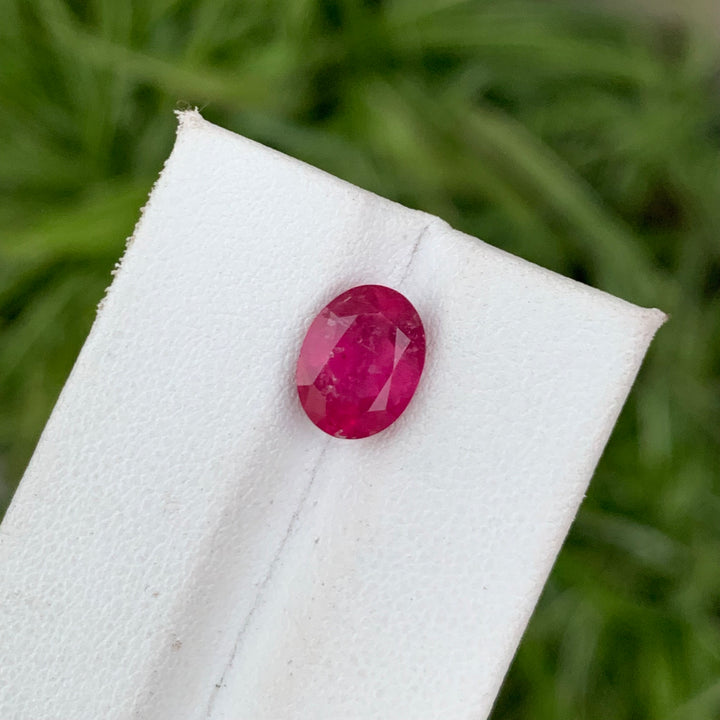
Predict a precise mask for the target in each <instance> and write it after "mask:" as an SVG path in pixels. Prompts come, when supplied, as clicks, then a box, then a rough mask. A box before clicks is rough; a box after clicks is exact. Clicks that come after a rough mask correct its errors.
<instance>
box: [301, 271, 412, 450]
mask: <svg viewBox="0 0 720 720" xmlns="http://www.w3.org/2000/svg"><path fill="white" fill-rule="evenodd" d="M424 362H425V331H424V329H423V325H422V322H421V320H420V316H419V315H418V314H417V311H416V310H415V308H414V307H413V306H412V305H411V304H410V301H409V300H408V299H407V298H406V297H405V296H404V295H401V294H400V293H399V292H397V291H396V290H392V289H391V288H388V287H384V286H382V285H360V286H358V287H354V288H351V289H350V290H346V291H345V292H344V293H342V294H341V295H338V296H337V297H336V298H335V299H334V300H333V301H332V302H330V303H329V304H328V305H327V306H326V307H324V308H323V309H322V310H321V311H320V314H319V315H318V316H317V317H316V318H315V319H314V320H313V322H312V324H311V325H310V329H309V330H308V331H307V335H306V336H305V340H304V341H303V344H302V348H301V350H300V357H299V358H298V364H297V372H296V376H295V379H296V382H297V390H298V395H299V397H300V402H301V404H302V406H303V408H304V410H305V412H306V413H307V415H308V417H309V418H310V419H311V420H312V421H313V422H314V423H315V425H317V426H318V427H319V428H320V429H321V430H324V431H325V432H326V433H328V434H329V435H332V436H334V437H338V438H364V437H368V436H369V435H374V434H375V433H377V432H380V430H384V429H385V428H386V427H387V426H388V425H390V424H391V423H393V422H394V421H395V420H397V419H398V417H399V416H400V415H401V413H402V412H403V410H405V408H406V407H407V405H408V403H409V402H410V399H411V398H412V396H413V394H414V393H415V389H416V388H417V385H418V381H419V380H420V375H421V373H422V369H423V364H424Z"/></svg>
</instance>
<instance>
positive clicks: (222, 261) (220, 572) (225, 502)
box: [0, 113, 664, 720]
mask: <svg viewBox="0 0 720 720" xmlns="http://www.w3.org/2000/svg"><path fill="white" fill-rule="evenodd" d="M361 283H381V284H386V285H389V286H392V287H395V288H397V289H400V290H401V291H402V292H404V293H405V294H406V295H407V296H408V297H409V298H410V300H411V301H412V302H413V304H414V305H415V306H416V307H417V308H418V310H419V312H420V314H421V316H422V317H423V319H424V321H425V325H426V329H427V331H428V361H427V366H426V371H425V374H424V376H423V379H422V381H421V384H420V388H419V390H418V393H417V395H416V397H415V398H414V400H413V402H412V403H411V404H410V407H409V408H408V410H407V412H406V413H405V415H404V416H403V417H402V418H401V419H400V420H399V421H398V422H397V423H396V424H395V425H394V426H392V427H391V428H390V429H389V430H387V431H385V432H384V433H381V434H379V435H376V436H374V437H372V438H368V439H366V440H357V441H343V440H334V439H331V438H328V437H327V436H325V435H323V434H322V433H321V432H320V431H318V430H317V429H316V428H315V427H314V426H313V425H312V424H311V423H310V422H309V421H308V420H307V418H306V417H305V416H304V414H303V411H302V409H301V408H300V406H299V404H298V402H297V399H296V396H295V388H294V385H293V370H294V363H295V359H296V354H297V352H298V349H299V345H300V342H301V340H302V337H303V335H304V332H305V330H306V328H307V326H308V324H309V322H310V320H311V319H312V318H313V316H314V315H315V314H316V312H317V311H318V310H319V309H320V308H321V307H322V306H323V305H324V304H325V303H326V302H327V301H328V300H330V299H331V298H332V297H334V296H335V295H336V294H338V293H339V292H341V291H342V290H345V289H346V288H348V287H350V286H352V285H355V284H361ZM663 317H664V316H663V315H662V313H660V312H658V311H655V310H644V309H641V308H637V307H635V306H632V305H630V304H628V303H626V302H623V301H621V300H618V299H616V298H613V297H611V296H609V295H606V294H604V293H601V292H599V291H596V290H593V289H590V288H588V287H585V286H583V285H580V284H578V283H575V282H572V281H570V280H567V279H565V278H562V277H559V276H557V275H555V274H552V273H550V272H548V271H546V270H543V269H541V268H539V267H536V266H534V265H531V264H529V263H527V262H524V261H522V260H519V259H517V258H515V257H512V256H510V255H508V254H506V253H503V252H501V251H499V250H497V249H494V248H492V247H490V246H488V245H485V244H483V243H481V242H479V241H477V240H474V239H472V238H469V237H467V236H465V235H463V234H461V233H459V232H456V231H454V230H452V229H450V228H449V227H448V226H447V225H446V224H444V223H443V222H442V221H440V220H438V219H436V218H433V217H431V216H428V215H426V214H423V213H420V212H416V211H412V210H408V209H406V208H403V207H400V206H398V205H395V204H393V203H391V202H389V201H387V200H383V199H381V198H379V197H376V196H374V195H372V194H370V193H367V192H364V191H362V190H359V189H357V188H355V187H352V186H350V185H348V184H346V183H343V182H342V181H340V180H337V179H335V178H333V177H331V176H329V175H326V174H325V173H322V172H320V171H318V170H316V169H313V168H311V167H308V166H306V165H304V164H302V163H300V162H298V161H296V160H293V159H291V158H288V157H285V156H283V155H281V154H279V153H276V152H274V151H271V150H269V149H267V148H265V147H262V146H261V145H258V144H256V143H254V142H251V141H249V140H246V139H244V138H241V137H238V136H236V135H233V134H232V133H229V132H227V131H225V130H222V129H220V128H217V127H215V126H213V125H210V124H209V123H206V122H205V121H204V120H202V119H201V118H200V116H199V115H197V114H196V113H187V114H185V115H184V116H183V117H182V118H181V128H180V132H179V137H178V141H177V144H176V146H175V149H174V150H173V153H172V155H171V157H170V159H169V160H168V162H167V165H166V167H165V170H164V171H163V174H162V176H161V178H160V180H159V181H158V183H157V185H156V187H155V189H154V191H153V193H152V196H151V199H150V202H149V204H148V206H147V207H146V209H145V213H144V215H143V217H142V219H141V221H140V223H139V225H138V227H137V229H136V233H135V238H134V241H133V242H132V244H131V246H130V247H129V250H128V252H127V254H126V256H125V258H124V260H123V263H122V267H121V269H120V271H119V273H118V275H117V277H116V278H115V281H114V283H113V285H112V287H111V289H110V291H109V293H108V296H107V298H106V301H105V302H104V306H103V308H102V310H101V312H100V313H99V316H98V319H97V321H96V323H95V325H94V327H93V329H92V332H91V334H90V337H89V339H88V341H87V343H86V345H85V347H84V349H83V351H82V353H81V355H80V357H79V359H78V361H77V364H76V366H75V368H74V370H73V372H72V375H71V377H70V379H69V380H68V383H67V385H66V387H65V389H64V391H63V393H62V395H61V398H60V400H59V402H58V404H57V407H56V408H55V410H54V412H53V414H52V417H51V418H50V421H49V422H48V425H47V427H46V429H45V432H44V434H43V436H42V439H41V441H40V443H39V445H38V447H37V450H36V452H35V455H34V457H33V460H32V462H31V463H30V466H29V467H28V470H27V473H26V475H25V477H24V479H23V481H22V483H21V486H20V488H19V490H18V492H17V494H16V496H15V499H14V501H13V504H12V507H11V508H10V510H9V512H8V514H7V517H6V518H5V521H4V523H3V525H2V527H1V528H0V628H1V634H0V718H2V720H97V719H98V718H104V719H107V720H112V719H121V718H122V719H128V720H129V719H130V718H143V719H147V720H164V719H167V720H178V719H180V718H183V719H184V718H191V719H195V718H198V719H199V718H211V719H213V720H220V719H221V718H222V719H223V720H290V719H291V718H292V719H295V718H297V719H298V720H299V719H301V718H302V719H303V720H340V719H341V718H342V720H350V719H354V718H363V719H370V718H372V719H377V720H380V719H383V720H387V718H393V719H395V718H398V719H401V720H404V719H412V720H425V719H430V718H443V720H454V719H468V720H470V719H474V720H482V718H484V717H485V716H486V715H487V713H488V712H489V709H490V707H491V704H492V702H493V700H494V697H495V695H496V692H497V690H498V688H499V685H500V682H501V680H502V677H503V675H504V673H505V670H506V668H507V666H508V664H509V662H510V660H511V657H512V654H513V652H514V650H515V647H516V645H517V643H518V641H519V638H520V636H521V633H522V631H523V629H524V627H525V624H526V622H527V620H528V618H529V616H530V613H531V612H532V609H533V606H534V604H535V602H536V600H537V597H538V595H539V593H540V591H541V588H542V585H543V582H544V581H545V578H546V576H547V574H548V572H549V570H550V567H551V565H552V562H553V560H554V558H555V555H556V553H557V551H558V550H559V548H560V545H561V542H562V540H563V538H564V536H565V534H566V531H567V529H568V526H569V524H570V523H571V521H572V519H573V517H574V514H575V511H576V509H577V506H578V503H579V502H580V500H581V499H582V496H583V493H584V491H585V488H586V486H587V483H588V480H589V478H590V475H591V473H592V471H593V468H594V466H595V464H596V462H597V459H598V457H599V455H600V453H601V451H602V448H603V446H604V444H605V442H606V440H607V437H608V435H609V433H610V430H611V428H612V425H613V423H614V421H615V418H616V416H617V414H618V412H619V410H620V407H621V405H622V403H623V401H624V399H625V397H626V394H627V392H628V390H629V388H630V385H631V383H632V381H633V378H634V376H635V373H636V371H637V369H638V367H639V364H640V362H641V360H642V357H643V354H644V352H645V350H646V348H647V345H648V343H649V341H650V339H651V337H652V335H653V333H654V332H655V330H656V329H657V327H658V326H659V324H660V323H661V322H662V320H663Z"/></svg>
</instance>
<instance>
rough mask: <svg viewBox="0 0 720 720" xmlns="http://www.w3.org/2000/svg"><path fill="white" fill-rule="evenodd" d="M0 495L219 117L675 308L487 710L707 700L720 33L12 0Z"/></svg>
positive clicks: (718, 383) (644, 709)
mask: <svg viewBox="0 0 720 720" xmlns="http://www.w3.org/2000/svg"><path fill="white" fill-rule="evenodd" d="M0 16H1V17H2V18H3V21H2V24H1V25H0V459H1V460H2V467H1V468H0V510H2V509H3V508H4V506H6V504H7V502H8V501H9V498H10V495H11V492H12V490H13V488H14V486H15V484H16V482H17V480H18V478H19V477H20V475H21V473H22V471H23V468H24V466H25V464H26V462H27V460H28V458H29V456H30V453H31V451H32V448H33V446H34V444H35V442H36V440H37V438H38V435H39V432H40V430H41V428H42V426H43V424H44V422H45V420H46V418H47V416H48V414H49V412H50V410H51V408H52V405H53V403H54V401H55V399H56V397H57V394H58V392H59V389H60V387H61V386H62V383H63V381H64V379H65V378H66V376H67V374H68V373H69V371H70V369H71V366H72V363H73V361H74V358H75V356H76V354H77V352H78V350H79V348H80V346H81V344H82V342H83V339H84V337H85V335H86V333H87V331H88V329H89V326H90V324H91V322H92V320H93V317H94V314H95V308H96V305H97V303H98V301H99V300H100V298H101V296H102V294H103V291H104V288H105V287H106V286H107V285H108V284H109V282H110V280H111V277H110V271H111V269H112V267H113V265H114V263H115V262H116V261H117V258H118V257H119V256H120V255H121V253H122V252H123V247H124V240H125V238H126V237H127V236H128V235H129V234H130V233H131V231H132V227H133V224H134V222H135V220H136V218H137V215H138V208H139V207H140V206H141V205H142V204H143V202H144V199H145V197H146V196H147V193H148V191H149V189H150V187H151V185H152V183H153V181H154V179H155V178H156V176H157V173H158V171H159V170H160V168H161V166H162V162H163V159H164V158H165V157H166V156H167V154H168V152H169V150H170V148H171V146H172V142H173V136H174V122H175V120H174V117H173V115H172V110H173V109H174V108H175V107H177V106H178V102H180V103H181V105H182V104H187V105H198V106H200V108H201V109H202V111H203V113H204V114H205V116H206V117H207V118H208V119H210V120H213V121H215V122H219V123H222V124H223V125H225V126H227V127H229V128H231V129H233V130H236V131H238V132H240V133H244V134H247V135H249V136H251V137H254V138H256V139H258V140H260V141H261V142H264V143H266V144H269V145H271V146H274V147H277V148H279V149H281V150H283V151H285V152H287V153H290V154H292V155H295V156H297V157H300V158H302V159H304V160H306V161H308V162H310V163H312V164H315V165H318V166H320V167H322V168H324V169H326V170H328V171H329V172H331V173H334V174H336V175H339V176H340V177H343V178H345V179H347V180H349V181H351V182H354V183H357V184H359V185H361V186H363V187H365V188H368V189H371V190H374V191H376V192H378V193H380V194H382V195H385V196H388V197H390V198H393V199H396V200H399V201H400V202H402V203H405V204H407V205H410V206H413V207H417V208H420V209H423V210H426V211H428V212H431V213H435V214H438V215H440V216H441V217H443V218H445V219H446V220H448V221H449V222H450V223H451V224H453V225H454V226H456V227H458V228H460V229H462V230H465V231H467V232H469V233H472V234H474V235H477V236H480V237H482V238H484V239H485V240H487V241H489V242H491V243H493V244H495V245H498V246H500V247H503V248H505V249H506V250H509V251H511V252H513V253H516V254H519V255H521V256H523V257H525V258H527V259H529V260H532V261H534V262H536V263H540V264H542V265H544V266H547V267H550V268H552V269H554V270H557V271H558V272H561V273H564V274H568V275H571V276H573V277H576V278H577V279H579V280H582V281H584V282H588V283H590V284H592V285H594V286H596V287H600V288H602V289H605V290H607V291H609V292H612V293H616V294H619V295H620V296H622V297H625V298H627V299H628V300H631V301H634V302H637V303H639V304H643V305H652V306H657V307H660V308H662V309H664V310H666V311H667V312H669V313H670V314H671V315H672V320H671V322H670V323H669V324H668V325H667V326H666V327H665V328H663V329H662V331H661V332H660V334H659V335H658V338H657V339H656V341H655V343H654V345H653V347H652V349H651V351H650V354H649V357H648V360H647V362H646V363H645V366H644V368H643V370H642V372H641V375H640V378H639V380H638V383H637V385H636V387H635V389H634V390H633V393H632V396H631V398H630V400H629V401H628V404H627V406H626V408H625V410H624V411H623V414H622V416H621V419H620V422H619V425H618V427H617V428H616V431H615V433H614V435H613V437H612V439H611V441H610V444H609V446H608V448H607V451H606V453H605V455H604V457H603V460H602V462H601V464H600V467H599V468H598V471H597V473H596V476H595V478H594V481H593V484H592V486H591V489H590V493H589V495H588V498H587V500H586V502H585V504H584V506H583V508H582V510H581V512H580V515H579V517H578V520H577V522H576V524H575V526H574V528H573V530H572V532H571V535H570V537H569V539H568V542H567V544H566V545H565V547H564V549H563V551H562V553H561V555H560V558H559V560H558V562H557V565H556V567H555V570H554V572H553V574H552V576H551V579H550V581H549V583H548V585H547V588H546V591H545V593H544V595H543V597H542V599H541V601H540V604H539V606H538V608H537V611H536V613H535V616H534V618H533V620H532V623H531V625H530V627H529V629H528V631H527V633H526V636H525V638H524V640H523V643H522V645H521V648H520V650H519V652H518V655H517V658H516V660H515V662H514V664H513V667H512V669H511V672H510V674H509V676H508V679H507V681H506V683H505V686H504V689H503V692H502V694H501V697H500V699H499V701H498V704H497V706H496V709H495V711H494V718H496V720H499V719H501V718H503V719H507V720H510V719H515V718H517V719H520V718H533V719H534V720H546V719H550V718H553V719H555V718H577V719H587V720H591V719H593V720H594V719H597V720H607V719H608V718H612V719H613V720H625V719H627V720H630V719H631V718H632V719H637V718H653V719H654V720H666V719H667V720H686V719H687V720H704V719H706V718H707V719H708V720H711V719H712V720H717V718H718V717H720V563H719V559H720V482H719V475H720V472H719V466H720V293H719V290H720V239H719V237H718V228H720V162H719V154H718V151H719V150H720V99H719V98H720V93H719V92H718V90H719V87H718V68H719V67H720V64H719V63H718V57H717V55H716V53H715V50H714V47H713V43H712V42H711V41H710V39H709V38H704V37H703V33H702V31H701V30H700V29H699V28H694V27H692V26H691V24H689V23H684V22H682V21H680V20H674V21H672V22H670V21H660V20H658V19H654V20H643V19H641V18H639V17H633V18H629V17H623V18H619V17H616V16H612V15H610V14H604V13H602V12H600V11H599V10H597V9H595V8H594V7H593V8H590V7H588V6H585V5H558V4H556V3H550V2H540V0H535V1H534V2H531V1H528V0H525V1H523V2H512V1H510V0H505V1H501V0H494V1H493V0H477V1H476V2H451V1H450V0H385V1H383V0H373V1H370V0H366V1H365V2H360V1H359V0H355V1H351V0H314V1H310V0H294V1H289V0H257V1H249V0H246V1H244V2H237V1H236V2H228V1H224V0H195V1H193V2H189V1H183V0H137V1H136V2H130V1H128V2H117V1H116V0H72V1H71V0H68V1H67V2H62V1H61V0H0Z"/></svg>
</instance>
